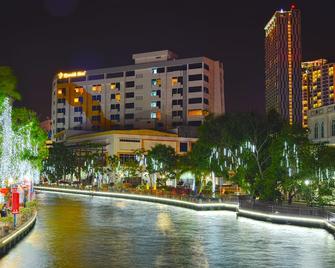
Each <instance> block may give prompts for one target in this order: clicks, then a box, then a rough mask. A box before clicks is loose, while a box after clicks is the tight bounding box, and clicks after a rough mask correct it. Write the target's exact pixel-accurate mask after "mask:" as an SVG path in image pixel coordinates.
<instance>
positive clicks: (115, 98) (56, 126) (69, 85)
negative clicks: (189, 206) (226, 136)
mask: <svg viewBox="0 0 335 268" xmlns="http://www.w3.org/2000/svg"><path fill="white" fill-rule="evenodd" d="M132 58H133V60H134V64H133V65H129V66H122V67H112V68H105V69H96V70H83V71H76V72H70V73H63V72H61V73H58V74H57V75H56V76H55V78H54V80H53V84H52V111H51V114H52V138H53V139H54V138H55V135H57V133H60V132H62V131H66V130H71V131H74V130H82V131H106V130H117V129H157V130H163V131H166V130H169V129H175V128H177V127H179V126H199V125H201V124H202V122H203V120H204V118H205V116H206V115H207V114H208V113H213V114H216V115H218V114H223V113H224V112H225V104H224V76H223V65H222V63H221V62H219V61H214V60H211V59H209V58H206V57H196V58H187V59H177V56H176V55H175V54H174V53H173V52H171V51H168V50H164V51H156V52H149V53H140V54H134V55H133V57H132Z"/></svg>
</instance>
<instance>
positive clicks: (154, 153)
mask: <svg viewBox="0 0 335 268" xmlns="http://www.w3.org/2000/svg"><path fill="white" fill-rule="evenodd" d="M176 164H177V155H176V153H175V150H174V149H173V148H172V147H171V146H166V145H164V144H157V145H156V146H154V147H153V148H152V149H151V150H149V151H148V154H147V170H148V172H149V174H158V175H159V180H160V181H161V182H162V184H163V185H165V184H166V180H167V179H174V178H175V177H176V167H177V166H176Z"/></svg>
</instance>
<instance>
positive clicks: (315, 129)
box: [314, 123, 319, 139]
mask: <svg viewBox="0 0 335 268" xmlns="http://www.w3.org/2000/svg"><path fill="white" fill-rule="evenodd" d="M318 138H319V124H318V123H315V125H314V139H318Z"/></svg>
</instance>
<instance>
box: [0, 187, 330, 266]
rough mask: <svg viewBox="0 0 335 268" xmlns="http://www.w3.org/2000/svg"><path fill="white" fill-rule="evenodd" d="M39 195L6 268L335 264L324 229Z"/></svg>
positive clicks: (117, 201)
mask: <svg viewBox="0 0 335 268" xmlns="http://www.w3.org/2000/svg"><path fill="white" fill-rule="evenodd" d="M38 199H39V201H40V209H39V215H38V221H37V223H36V226H35V227H34V229H33V231H32V232H31V233H30V234H29V235H28V236H27V237H26V238H25V239H24V240H23V241H21V243H19V244H18V245H17V246H16V247H15V248H14V249H12V250H11V251H10V253H9V254H8V255H6V256H5V257H4V258H3V259H2V260H0V268H2V267H6V268H12V267H71V268H72V267H222V266H224V267H335V240H334V238H333V237H332V236H331V235H330V234H328V233H327V232H326V231H324V230H318V229H309V228H301V227H294V226H285V225H275V224H269V223H264V222H258V221H253V220H249V219H245V218H238V219H236V215H235V214H234V213H232V212H196V211H193V210H188V209H183V208H176V207H170V206H165V205H159V204H151V203H146V202H138V201H131V200H121V199H112V198H99V197H87V196H75V195H64V194H55V193H49V194H45V193H41V194H39V195H38Z"/></svg>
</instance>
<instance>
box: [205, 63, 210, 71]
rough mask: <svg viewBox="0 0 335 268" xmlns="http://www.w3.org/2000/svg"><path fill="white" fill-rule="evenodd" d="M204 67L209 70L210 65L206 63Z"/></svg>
mask: <svg viewBox="0 0 335 268" xmlns="http://www.w3.org/2000/svg"><path fill="white" fill-rule="evenodd" d="M204 69H206V70H208V71H209V66H208V64H206V63H204Z"/></svg>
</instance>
